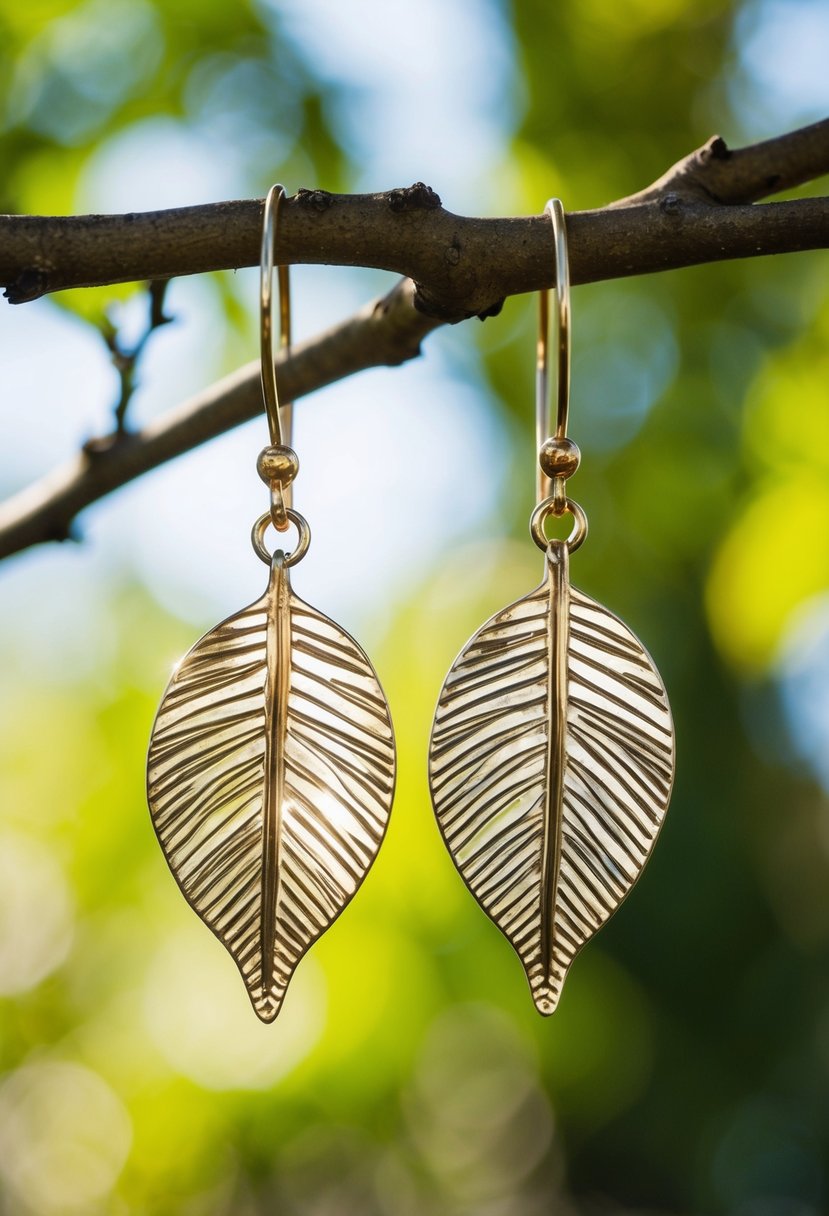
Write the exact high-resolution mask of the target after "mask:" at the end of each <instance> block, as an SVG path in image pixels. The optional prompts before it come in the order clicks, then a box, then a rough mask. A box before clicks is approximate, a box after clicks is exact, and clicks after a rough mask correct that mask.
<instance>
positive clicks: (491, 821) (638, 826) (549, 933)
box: [429, 199, 674, 1014]
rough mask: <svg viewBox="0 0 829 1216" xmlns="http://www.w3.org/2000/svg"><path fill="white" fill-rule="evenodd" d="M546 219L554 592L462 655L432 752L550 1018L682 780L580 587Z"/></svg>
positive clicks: (578, 523)
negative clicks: (552, 369) (566, 519)
mask: <svg viewBox="0 0 829 1216" xmlns="http://www.w3.org/2000/svg"><path fill="white" fill-rule="evenodd" d="M547 212H548V214H549V215H550V217H551V221H552V223H553V235H554V243H555V247H556V291H557V301H558V314H557V315H558V372H559V375H558V387H557V395H556V401H557V405H556V412H555V421H554V423H553V419H552V416H551V411H550V409H549V383H548V381H549V376H548V370H547V368H548V350H549V343H548V341H547V330H548V313H549V309H548V308H547V304H546V297H547V293H546V292H542V293H541V297H542V306H541V312H540V317H541V325H540V328H539V342H538V350H537V362H536V367H537V376H536V420H537V428H538V446H539V448H540V452H539V473H540V477H539V486H538V488H539V502H538V504H537V506H536V508H535V510H534V511H533V514H532V518H531V521H530V531H531V534H532V537H533V540H534V541H535V543H536V544H537V545H538V546H539V547H540V548H541V549H543V550H544V552H545V555H546V561H545V571H544V581H543V582H542V583H541V585H540V587H538V588H537V589H536V590H535V591H533V592H531V593H530V594H529V595H527V596H525V597H524V598H523V599H520V600H518V601H517V602H516V603H514V604H511V605H509V607H507V608H505V609H503V611H501V612H499V613H497V614H496V615H495V616H494V617H492V618H491V620H489V621H488V622H487V623H486V624H485V625H484V626H483V627H482V628H481V629H480V630H478V632H477V633H476V634H475V635H474V637H473V638H472V639H471V640H470V641H469V642H468V643H467V644H466V646H465V647H464V648H463V650H462V651H461V653H460V655H459V656H458V658H457V659H456V660H455V662H454V663H453V664H452V667H451V668H450V670H449V674H448V675H447V677H446V680H445V682H444V685H443V688H442V690H441V693H440V697H439V698H438V704H437V709H436V711H435V720H434V724H433V727H432V738H431V743H430V747H429V784H430V789H431V793H432V801H433V803H434V807H435V814H436V816H437V820H438V824H439V826H440V830H441V832H442V834H443V838H444V840H445V841H446V845H447V847H448V849H449V852H450V853H451V855H452V858H453V860H454V862H455V865H456V866H457V867H458V869H459V871H460V873H461V875H462V877H463V879H464V881H465V882H466V884H467V886H468V887H469V890H470V891H471V893H472V894H473V896H474V897H475V899H476V900H477V901H478V903H479V904H480V905H481V907H482V908H483V909H484V911H485V912H486V913H487V915H488V916H490V917H491V919H492V920H493V921H494V922H495V924H496V925H497V926H498V927H499V928H500V929H501V931H502V932H503V933H504V934H505V935H506V937H507V938H508V940H509V941H510V942H511V943H512V945H513V946H514V948H515V950H516V951H517V953H518V956H519V958H520V959H521V962H522V964H523V966H524V969H525V971H526V973H527V978H528V980H529V983H530V989H531V992H532V995H533V999H534V1001H535V1004H536V1007H537V1009H538V1010H539V1012H541V1013H543V1014H550V1013H552V1012H553V1011H554V1010H555V1008H556V1006H557V1004H558V1001H559V998H560V995H561V990H562V985H563V983H564V980H565V978H566V976H567V973H568V970H569V968H570V965H571V964H572V962H573V959H574V958H575V956H576V954H577V953H578V951H579V950H580V949H581V948H582V946H584V945H585V944H586V942H587V941H589V940H590V938H591V937H592V936H593V934H594V933H596V931H597V930H598V929H600V928H601V926H602V925H603V924H604V923H605V921H607V919H608V918H609V917H610V916H611V915H612V913H613V912H614V911H615V910H616V908H617V907H618V906H619V904H620V903H621V902H622V900H623V899H624V898H625V897H626V896H627V894H628V893H629V891H630V889H631V887H632V886H633V884H634V883H635V882H636V880H637V878H638V877H639V875H640V873H641V871H642V868H643V866H644V865H645V862H646V861H647V859H648V857H649V855H650V852H651V849H652V848H653V845H654V842H655V840H656V837H657V834H658V832H659V829H660V827H661V824H662V820H663V818H664V815H665V811H666V810H667V807H668V802H669V800H670V794H671V786H672V783H673V774H674V733H673V723H672V721H671V711H670V707H669V705H668V698H667V695H666V692H665V689H664V687H663V684H662V680H661V679H660V676H659V673H658V671H657V670H656V667H655V666H654V663H653V660H652V659H651V658H650V656H649V655H648V653H647V651H646V650H645V648H644V647H643V646H642V644H641V642H640V641H639V640H638V639H637V638H636V637H635V636H634V635H633V633H631V631H630V630H629V629H628V628H627V626H626V625H624V624H623V623H622V621H620V620H619V619H618V618H617V617H615V616H614V615H613V614H612V613H611V612H609V611H608V610H607V609H606V608H603V607H602V606H601V605H600V604H597V603H596V602H595V601H594V600H592V599H589V598H588V597H587V596H586V595H583V594H582V592H580V591H578V590H577V589H576V588H575V587H573V586H572V585H571V583H570V577H569V560H570V554H571V553H573V552H575V551H576V549H578V548H579V546H580V545H581V544H582V542H583V541H584V539H585V537H586V536H587V517H586V516H585V513H584V511H583V510H582V508H581V507H580V506H579V504H578V503H576V502H574V501H573V500H572V499H571V498H569V497H568V496H567V493H566V489H565V485H566V481H567V478H568V477H569V476H570V475H571V474H572V473H574V472H575V470H576V468H577V467H578V463H579V452H578V448H577V447H576V445H575V444H574V443H572V441H570V440H569V439H567V436H566V429H567V412H568V403H569V368H570V300H569V278H568V272H567V247H566V233H565V229H564V213H563V210H562V208H561V203H560V202H559V201H558V200H557V199H553V200H551V201H550V202H549V203H548V204H547ZM550 431H553V434H552V435H550ZM550 489H551V490H552V492H551V493H549V492H545V490H550ZM564 514H570V515H572V517H573V528H572V531H571V533H570V536H569V537H568V538H567V539H566V540H549V539H548V538H547V536H546V534H545V531H544V525H545V523H546V521H547V519H549V518H550V517H551V516H553V517H560V516H562V515H564Z"/></svg>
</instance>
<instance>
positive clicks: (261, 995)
mask: <svg viewBox="0 0 829 1216" xmlns="http://www.w3.org/2000/svg"><path fill="white" fill-rule="evenodd" d="M284 194H285V192H284V190H283V188H282V186H273V187H272V188H271V190H270V192H269V194H268V197H267V200H266V203H265V213H264V223H263V231H262V260H261V291H260V296H261V338H262V389H263V395H264V399H265V408H266V411H267V417H268V424H269V428H270V438H271V446H270V447H267V448H265V449H264V451H263V452H261V453H260V455H259V459H258V461H257V469H258V471H259V475H260V477H261V478H262V480H263V481H265V482H266V483H267V484H268V486H269V487H270V494H271V507H270V510H268V511H266V512H265V514H264V515H262V516H261V517H260V518H259V519H258V520H257V521H256V523H255V524H254V526H253V533H252V540H253V547H254V550H255V551H256V553H257V554H258V556H259V557H260V558H261V559H262V561H264V562H265V563H266V564H267V565H268V566H269V567H270V579H269V581H268V586H267V589H266V591H265V593H264V595H263V596H262V597H261V598H260V599H258V600H257V601H256V602H255V603H253V604H251V605H250V606H249V607H248V608H245V609H244V610H243V611H242V612H239V613H236V614H235V615H234V616H231V617H228V619H227V620H226V621H223V622H222V624H221V625H217V626H216V628H215V629H212V630H211V631H210V632H209V633H207V634H205V636H204V637H203V638H202V639H201V640H200V641H198V642H197V643H196V645H195V646H194V647H193V649H192V650H191V651H190V652H189V654H187V655H186V656H185V657H184V658H183V659H182V660H181V662H180V663H179V665H178V667H177V668H176V670H175V672H174V674H173V677H172V679H171V680H170V683H169V685H168V687H167V690H166V692H165V693H164V697H163V699H162V701H161V705H160V706H159V710H158V714H157V716H156V720H155V724H154V726H153V731H152V737H151V740H150V750H149V757H148V763H147V792H148V800H149V804H150V810H151V813H152V818H153V824H154V826H155V830H156V833H157V835H158V839H159V841H160V842H161V847H162V849H163V850H164V854H165V856H166V858H167V862H168V864H169V866H170V869H171V870H172V872H173V875H174V876H175V879H176V881H177V882H178V884H179V887H180V888H181V891H182V893H183V895H184V897H185V899H186V900H187V902H188V903H189V904H190V905H191V907H192V908H193V909H194V910H195V911H196V912H197V913H198V915H199V916H200V917H201V918H202V920H203V921H204V922H205V923H206V924H207V925H208V926H209V928H210V929H212V930H213V932H214V933H215V934H216V936H217V937H218V938H219V940H220V941H221V942H222V944H223V945H224V946H225V947H226V948H227V950H228V951H229V952H230V954H231V955H232V956H233V959H234V960H235V962H236V964H237V966H238V968H239V970H240V972H241V974H242V978H243V980H244V982H245V986H246V988H247V990H248V995H249V996H250V999H251V1003H252V1004H253V1008H254V1010H255V1011H256V1013H257V1014H258V1016H259V1017H260V1018H261V1019H262V1021H263V1022H271V1021H273V1019H274V1018H275V1017H276V1015H277V1013H278V1012H279V1009H280V1006H281V1004H282V1000H283V998H284V995H285V990H286V988H287V986H288V982H289V980H290V978H291V976H292V974H293V972H294V969H295V968H296V966H297V964H298V963H299V961H300V959H301V958H302V956H303V955H304V954H305V952H306V950H307V949H308V948H309V946H311V945H312V943H313V942H314V941H315V940H316V939H317V938H318V937H319V936H320V934H321V933H323V932H324V931H325V929H327V928H328V926H329V925H330V924H331V923H332V921H333V920H334V919H335V918H336V917H337V916H338V915H339V913H340V912H341V911H342V909H343V908H344V907H345V905H346V904H347V903H348V901H349V900H350V899H351V897H352V895H353V894H354V893H355V891H356V890H357V888H358V887H359V885H360V883H361V882H362V880H363V878H364V877H365V875H366V873H367V871H368V869H369V867H370V865H371V863H372V862H373V860H374V858H375V856H376V854H377V850H378V849H379V847H380V843H381V841H382V839H383V835H384V833H385V829H386V824H387V822H388V817H389V812H390V810H391V803H392V798H393V794H394V781H395V750H394V735H393V732H392V725H391V719H390V716H389V709H388V705H387V703H386V698H385V696H384V695H383V690H382V689H381V687H380V684H379V682H378V680H377V676H376V675H375V672H374V669H373V667H372V666H371V663H370V662H369V660H368V658H367V657H366V655H365V654H364V652H363V651H362V649H361V648H360V646H358V644H357V643H356V642H355V641H354V639H353V638H352V637H350V636H349V635H348V634H347V633H346V632H345V631H344V630H343V629H341V628H340V627H339V625H336V624H335V623H334V622H333V621H330V620H329V619H328V618H327V617H325V616H323V615H322V613H320V612H318V611H317V610H316V609H315V608H311V607H309V605H308V604H305V603H303V601H302V600H301V599H299V598H298V596H296V595H295V594H294V592H293V590H292V588H291V579H290V570H291V567H292V566H295V565H296V563H297V562H298V561H300V559H301V558H302V557H304V555H305V553H306V551H307V549H308V544H309V540H310V531H309V528H308V524H307V523H306V521H305V519H303V517H302V516H301V515H299V514H297V512H296V511H294V510H292V509H291V505H290V501H291V500H290V490H291V482H292V481H293V479H294V477H295V476H296V473H297V471H298V468H299V463H298V460H297V457H296V453H295V452H294V451H293V450H292V449H291V447H290V446H289V444H290V413H289V410H290V407H289V406H285V407H283V410H282V416H280V407H279V400H278V396H277V388H276V371H275V367H274V357H273V336H272V335H273V324H272V302H271V291H272V280H273V269H274V243H275V238H276V230H277V225H278V219H279V211H280V207H281V203H282V200H283V198H284ZM279 282H280V321H281V327H280V328H281V343H280V345H281V346H282V347H283V348H285V347H287V345H288V343H289V340H290V339H289V329H290V306H289V294H288V268H287V267H282V266H280V267H279ZM271 524H273V526H274V527H275V528H276V529H277V530H278V531H280V532H284V531H287V529H288V528H289V527H290V526H291V524H293V525H294V526H295V527H296V529H297V533H298V539H297V544H296V547H295V548H294V549H293V551H292V552H290V553H285V552H283V551H282V550H281V549H278V550H276V552H274V553H273V555H271V554H270V553H268V551H267V549H266V548H265V546H264V537H265V533H266V531H267V529H268V527H269V525H271Z"/></svg>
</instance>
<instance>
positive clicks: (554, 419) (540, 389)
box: [535, 198, 570, 502]
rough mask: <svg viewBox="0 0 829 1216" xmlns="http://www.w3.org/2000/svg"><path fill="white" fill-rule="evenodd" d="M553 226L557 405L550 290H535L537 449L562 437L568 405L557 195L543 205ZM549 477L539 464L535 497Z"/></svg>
mask: <svg viewBox="0 0 829 1216" xmlns="http://www.w3.org/2000/svg"><path fill="white" fill-rule="evenodd" d="M544 213H545V215H549V217H550V222H551V224H552V227H553V246H554V249H555V293H556V308H555V322H556V324H555V330H556V348H557V353H558V358H557V368H558V376H557V380H556V386H557V387H556V408H555V411H554V410H553V400H552V394H551V392H550V291H549V289H548V288H545V289H544V290H542V291H540V292H539V293H538V345H537V348H536V351H537V355H536V376H535V429H536V447H537V449H538V450H539V451H540V449H541V446H542V444H543V443H544V441H545V439H548V438H550V437H555V438H556V439H564V438H565V437H566V435H567V416H568V412H569V408H570V259H569V256H568V253H567V225H566V222H565V219H564V207H563V206H562V203H561V199H560V198H551V199H548V200H547V205H546V206H545V208H544ZM551 485H552V483H551V480H550V478H549V477H548V476H547V475H546V473H544V472H543V470H542V469H541V468H539V471H538V501H539V502H541V501H542V500H543V499H545V498H547V497H548V495H549V494H550V489H551Z"/></svg>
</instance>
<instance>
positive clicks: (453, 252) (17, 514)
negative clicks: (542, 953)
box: [0, 120, 829, 557]
mask: <svg viewBox="0 0 829 1216" xmlns="http://www.w3.org/2000/svg"><path fill="white" fill-rule="evenodd" d="M826 172H829V120H826V121H825V122H821V123H815V124H814V125H813V126H811V127H806V128H804V129H803V130H801V131H795V132H793V133H791V134H789V135H784V136H781V137H780V138H778V139H773V140H769V141H767V142H766V143H762V144H756V145H754V146H752V147H749V148H743V149H740V150H738V151H735V152H729V151H728V149H727V148H726V146H725V144H724V143H723V141H722V140H721V139H719V137H714V138H713V139H711V140H709V141H708V143H707V144H705V145H704V146H703V147H702V148H700V149H698V150H697V151H696V152H693V153H691V155H690V156H688V157H685V158H684V160H682V161H680V162H678V164H676V165H674V166H673V168H672V169H670V170H669V171H668V172H667V173H666V174H665V175H664V176H663V177H661V178H660V179H659V181H658V182H655V183H654V184H653V185H652V186H649V187H647V188H646V189H645V190H643V191H641V192H640V193H638V194H636V195H631V196H630V197H628V198H625V199H620V200H619V201H618V202H615V203H612V204H610V206H608V207H606V208H604V209H602V210H598V211H584V212H575V213H571V214H570V215H569V216H568V236H569V246H570V259H571V272H572V279H573V282H574V283H585V282H591V281H596V280H599V279H612V278H619V277H624V276H628V275H635V274H646V273H650V272H652V271H656V270H667V269H673V268H676V267H680V266H687V265H692V264H695V263H700V262H709V261H720V260H723V259H727V258H739V257H754V256H756V255H758V254H765V253H782V252H793V251H795V250H802V249H814V248H823V247H826V246H827V245H829V199H824V198H819V199H817V198H815V199H802V200H796V201H791V202H782V203H775V204H768V205H764V206H756V205H751V200H753V199H758V198H762V197H764V196H765V195H767V194H769V193H773V192H776V191H779V190H783V189H788V188H790V187H792V186H795V185H798V184H800V183H802V182H804V181H808V180H811V179H812V178H813V177H815V176H818V175H819V174H822V173H826ZM283 215H284V218H283V223H282V229H281V233H280V237H281V244H282V257H283V258H284V260H285V261H286V262H317V263H319V262H325V263H338V264H341V265H359V266H376V267H381V268H384V269H388V270H397V271H402V272H403V273H404V274H406V275H408V276H409V277H408V278H406V279H404V280H403V281H402V282H401V283H398V285H397V286H396V287H395V288H394V289H393V290H392V291H391V292H390V293H389V295H387V296H386V297H384V298H383V299H382V300H379V301H377V302H375V303H373V304H370V305H368V306H367V307H365V308H364V309H362V310H361V312H359V313H358V314H357V315H356V316H354V317H353V318H351V319H350V320H348V321H346V322H344V323H343V324H341V325H339V326H337V327H335V328H334V329H332V330H330V331H328V332H327V333H325V334H323V335H321V336H320V337H318V338H317V339H314V340H312V341H310V342H307V343H305V344H304V345H302V346H299V347H296V348H294V350H293V351H292V353H291V355H290V356H289V357H288V358H287V359H283V360H280V362H279V365H278V366H279V381H280V386H281V388H282V391H283V393H284V395H285V398H286V399H287V400H296V399H298V398H299V397H301V396H304V395H305V394H307V393H310V392H312V391H314V389H317V388H320V387H322V386H323V385H325V384H330V383H332V382H333V381H335V380H338V379H342V378H344V377H346V376H349V375H352V374H353V373H355V372H357V371H360V370H362V369H363V368H367V367H373V366H379V365H396V364H399V363H402V362H404V361H405V360H406V359H409V358H412V357H413V356H414V355H416V354H418V352H419V350H420V343H421V341H422V339H423V338H424V337H425V336H426V335H427V334H428V333H429V332H430V331H431V330H432V329H434V328H436V327H437V326H438V325H440V324H441V323H443V322H447V321H449V322H455V321H459V320H462V319H465V318H467V317H469V316H474V315H477V316H480V317H485V316H489V315H492V314H494V313H496V312H497V311H498V309H499V308H500V306H501V302H502V300H503V298H504V296H506V295H512V294H517V293H519V292H525V291H534V290H538V289H540V288H542V287H547V286H551V280H552V258H551V252H550V230H549V221H548V219H547V218H546V216H530V217H528V218H521V219H497V220H484V219H467V218H464V217H461V216H455V215H452V214H451V213H450V212H447V211H445V210H444V209H443V208H442V207H441V205H440V200H439V199H438V197H437V195H435V194H434V192H433V191H431V190H429V188H428V187H426V186H423V185H422V184H420V183H418V184H417V185H416V186H413V187H410V188H409V189H408V190H393V191H390V192H388V193H386V194H379V195H355V196H347V195H331V194H327V193H326V192H324V191H300V192H299V194H298V195H297V196H296V197H294V198H292V199H288V200H286V205H285V208H284V213H283ZM261 218H262V204H261V203H260V202H258V201H246V202H238V203H218V204H213V205H210V206H205V207H188V208H179V209H177V210H173V211H161V212H153V213H148V214H144V215H127V216H79V217H66V218H49V217H33V216H7V217H0V282H3V283H5V284H6V285H7V289H6V295H7V296H8V297H9V299H10V300H11V301H12V302H16V303H21V302H23V301H25V300H29V299H35V298H36V297H37V296H39V295H43V294H45V293H46V292H50V291H58V290H61V289H62V288H66V287H70V286H83V285H87V286H88V285H92V284H101V283H114V282H121V281H125V280H132V279H137V278H150V279H152V278H168V277H170V276H171V275H178V274H195V273H199V272H201V271H205V270H216V269H221V268H228V267H232V266H241V265H253V264H255V263H257V262H258V258H259V240H260V231H261ZM412 280H415V281H412ZM261 409H262V404H261V394H260V389H259V368H258V365H257V364H251V365H249V366H248V367H245V368H242V369H241V370H240V371H238V372H236V373H235V374H234V375H232V376H230V377H228V378H227V379H225V380H223V381H221V382H220V383H219V384H216V385H214V386H212V387H211V388H210V389H208V390H206V391H205V392H204V393H202V394H200V395H199V396H197V397H195V398H194V399H193V400H191V401H189V402H187V403H185V404H184V405H182V406H180V407H179V408H178V409H176V410H173V411H171V412H170V413H169V414H167V415H166V416H165V417H164V418H162V419H160V420H159V421H157V422H155V423H154V424H152V425H151V426H149V427H147V428H146V429H145V430H144V431H143V432H141V433H140V434H137V435H133V434H121V435H119V434H117V433H115V434H113V435H110V436H106V437H104V438H103V439H96V440H91V441H90V442H89V443H88V444H86V445H85V448H84V451H83V452H81V454H80V455H79V456H78V457H76V458H75V459H74V460H72V461H70V462H69V463H68V464H67V465H66V466H64V467H63V468H61V469H59V470H56V471H55V472H53V473H51V474H49V475H48V476H47V477H45V478H43V479H42V480H41V481H40V482H38V483H36V484H35V485H34V486H31V487H30V488H29V489H27V490H24V491H23V492H21V493H20V494H18V495H16V496H15V497H14V498H12V499H11V500H9V501H8V502H7V503H6V504H4V505H3V506H2V507H0V557H4V556H8V555H9V554H11V553H15V552H18V551H19V550H21V549H25V548H27V547H28V546H30V545H33V544H38V543H40V542H42V541H46V540H63V539H66V538H68V537H69V536H70V535H71V528H72V523H73V521H74V519H75V517H76V516H77V514H78V513H79V512H80V511H81V510H83V509H84V507H86V506H89V505H90V503H93V502H95V501H96V500H97V499H99V498H102V497H103V496H104V495H105V494H108V493H109V492H110V491H111V490H114V489H116V488H117V487H119V486H121V485H124V484H125V483H126V482H128V481H131V480H132V479H134V478H135V477H138V476H140V474H141V473H144V472H147V471H148V470H150V469H153V468H156V467H157V466H158V465H160V464H163V463H164V462H165V461H168V460H171V459H173V458H174V457H175V456H178V455H180V454H182V453H183V452H186V451H188V450H189V449H191V448H194V447H196V446H198V445H199V444H200V443H203V442H205V441H206V440H207V439H210V438H212V437H213V436H215V435H218V434H220V433H221V432H223V431H225V430H228V429H229V428H231V427H233V426H235V425H236V424H237V423H240V422H243V421H245V420H246V419H248V418H252V417H254V416H255V415H256V414H258V413H260V412H261Z"/></svg>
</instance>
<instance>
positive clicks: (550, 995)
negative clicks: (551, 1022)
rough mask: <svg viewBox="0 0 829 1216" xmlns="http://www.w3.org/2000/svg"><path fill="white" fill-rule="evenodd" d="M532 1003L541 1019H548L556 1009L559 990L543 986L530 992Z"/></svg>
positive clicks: (559, 994)
mask: <svg viewBox="0 0 829 1216" xmlns="http://www.w3.org/2000/svg"><path fill="white" fill-rule="evenodd" d="M532 995H533V1001H534V1002H535V1007H536V1009H537V1010H538V1012H539V1013H540V1014H541V1015H542V1017H545V1018H548V1017H549V1016H550V1014H551V1013H555V1011H556V1009H557V1008H558V1002H559V998H560V996H561V989H560V988H553V987H552V986H551V985H548V984H544V985H542V986H540V987H538V988H534V989H533V990H532Z"/></svg>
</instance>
